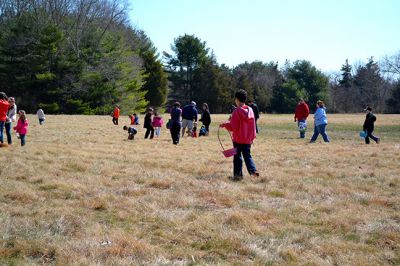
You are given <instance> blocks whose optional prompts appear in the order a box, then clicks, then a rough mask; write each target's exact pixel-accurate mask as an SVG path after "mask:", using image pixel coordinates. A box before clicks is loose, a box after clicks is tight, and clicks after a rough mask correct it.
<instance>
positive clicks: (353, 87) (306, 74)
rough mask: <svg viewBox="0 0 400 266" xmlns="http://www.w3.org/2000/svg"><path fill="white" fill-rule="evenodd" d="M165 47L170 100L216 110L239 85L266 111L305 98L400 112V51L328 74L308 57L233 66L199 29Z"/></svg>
mask: <svg viewBox="0 0 400 266" xmlns="http://www.w3.org/2000/svg"><path fill="white" fill-rule="evenodd" d="M171 48H172V49H171V50H172V53H171V54H169V53H165V52H164V61H165V63H166V71H167V72H168V76H169V80H170V83H171V84H170V93H169V101H170V102H172V101H174V100H177V99H178V100H180V101H183V102H187V101H188V100H189V99H191V100H195V101H199V102H207V103H209V106H210V110H211V111H212V112H215V113H220V112H227V111H228V110H229V107H230V106H231V104H232V99H233V95H234V93H235V91H236V90H237V89H245V90H246V91H247V92H248V93H249V99H250V100H254V101H255V102H256V103H257V104H258V107H259V109H260V111H262V112H273V113H291V112H293V110H294V108H295V106H296V104H297V102H298V100H299V99H304V100H305V101H307V102H308V103H309V104H311V108H313V107H314V105H315V104H316V102H317V101H318V100H319V99H321V100H324V101H325V102H326V104H327V107H328V108H329V110H330V112H342V113H347V112H361V111H362V110H363V109H364V108H365V107H366V106H371V107H373V108H374V109H376V110H377V111H378V112H391V113H400V98H399V96H400V52H399V53H398V54H397V55H393V56H387V57H385V58H383V59H382V61H381V62H380V63H378V62H376V61H374V59H373V57H371V58H369V59H368V62H367V63H366V64H359V65H357V66H351V65H350V64H349V63H348V61H347V60H346V61H345V63H344V64H343V66H342V68H341V70H340V72H338V73H333V74H330V75H328V74H325V73H323V72H322V71H320V70H319V69H317V68H316V67H315V66H314V65H312V63H311V62H309V61H307V60H297V61H294V62H289V61H286V62H285V64H284V65H283V66H279V65H278V63H275V62H268V63H264V62H261V61H254V62H251V63H249V62H245V63H242V64H239V65H238V66H236V67H233V68H229V67H227V66H226V65H224V64H221V65H220V64H218V63H217V60H216V58H215V55H214V53H213V52H212V51H210V48H208V47H207V46H206V43H205V42H204V41H201V40H200V39H199V38H197V37H196V36H194V35H187V34H185V35H183V36H179V37H178V38H176V39H175V40H174V43H173V44H172V46H171Z"/></svg>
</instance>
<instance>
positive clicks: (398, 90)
mask: <svg viewBox="0 0 400 266" xmlns="http://www.w3.org/2000/svg"><path fill="white" fill-rule="evenodd" d="M386 104H387V111H388V112H389V113H393V114H400V80H398V81H397V83H396V86H395V87H394V89H393V90H392V93H391V95H390V98H389V99H387V100H386Z"/></svg>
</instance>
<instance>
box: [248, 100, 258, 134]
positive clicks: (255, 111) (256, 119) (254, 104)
mask: <svg viewBox="0 0 400 266" xmlns="http://www.w3.org/2000/svg"><path fill="white" fill-rule="evenodd" d="M249 106H250V107H251V109H253V112H254V118H255V123H256V132H257V134H258V125H257V121H258V119H259V118H260V111H259V110H258V106H257V104H256V103H255V102H254V101H249Z"/></svg>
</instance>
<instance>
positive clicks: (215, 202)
mask: <svg viewBox="0 0 400 266" xmlns="http://www.w3.org/2000/svg"><path fill="white" fill-rule="evenodd" d="M163 117H164V120H166V119H167V118H168V115H167V114H164V115H163ZM227 118H228V115H212V120H213V123H212V125H211V132H210V136H209V137H201V138H188V137H185V138H183V139H182V140H181V143H180V144H179V145H177V146H175V145H172V141H171V138H170V134H169V131H168V130H167V129H166V128H165V126H164V127H163V128H162V131H161V137H160V138H159V139H154V140H145V139H143V136H144V129H143V125H139V126H137V127H136V128H137V129H138V131H139V132H138V134H137V135H136V137H135V140H133V141H129V140H127V133H126V131H123V130H122V126H123V125H128V121H129V119H128V117H126V116H123V117H121V118H120V125H118V126H114V125H112V122H111V117H109V116H85V115H71V116H70V115H47V116H46V122H45V124H44V125H43V126H40V125H39V124H38V121H37V119H36V117H35V116H34V115H28V119H29V122H30V126H29V132H28V135H27V144H26V146H25V147H20V143H19V140H18V139H17V138H16V137H15V135H13V142H14V143H13V145H12V146H9V147H6V148H0V182H1V184H2V185H1V186H0V210H1V212H0V235H1V238H0V264H2V265H3V264H4V265H32V264H54V265H110V264H111V265H127V264H128V265H129V264H131V265H137V264H141V265H143V264H154V265H197V264H199V265H204V264H223V265H225V264H238V265H248V264H253V265H282V264H285V265H399V264H400V208H399V202H400V192H399V191H400V188H399V187H400V180H399V176H400V167H399V166H400V164H399V158H400V115H391V114H384V115H383V114H378V115H377V122H376V124H375V125H376V132H375V133H376V135H377V136H379V137H381V143H380V144H375V143H373V142H372V143H371V144H370V145H366V144H364V142H363V140H362V139H360V138H359V136H358V134H359V131H360V130H361V129H362V124H363V122H364V119H365V114H328V121H329V125H328V127H327V133H328V135H329V136H330V138H331V143H329V144H326V143H323V141H322V139H321V136H320V137H319V139H318V140H317V142H316V143H314V144H309V143H308V141H309V139H310V137H311V135H312V131H313V128H312V126H311V125H312V122H313V119H312V117H310V118H309V120H308V123H309V129H308V132H307V136H306V139H299V138H298V132H297V127H296V123H294V122H293V115H291V114H290V115H275V114H274V115H271V114H266V115H264V114H263V115H262V116H261V119H260V120H259V125H260V134H259V135H258V137H257V139H256V141H255V143H254V145H253V146H252V155H253V158H254V160H255V163H256V165H257V168H258V171H259V172H260V177H259V178H253V177H250V176H249V175H248V173H247V171H244V172H245V176H244V179H243V181H241V182H232V181H230V180H229V179H228V177H229V176H231V175H232V159H231V158H224V157H223V155H222V153H221V147H220V145H219V143H218V139H217V136H216V135H217V127H218V124H219V123H220V122H222V121H224V120H226V119H227ZM140 122H141V123H143V116H141V121H140ZM221 138H222V141H223V143H224V145H226V146H227V147H228V148H229V147H230V146H231V143H230V141H229V135H228V134H227V133H226V132H225V131H224V130H223V131H222V136H221Z"/></svg>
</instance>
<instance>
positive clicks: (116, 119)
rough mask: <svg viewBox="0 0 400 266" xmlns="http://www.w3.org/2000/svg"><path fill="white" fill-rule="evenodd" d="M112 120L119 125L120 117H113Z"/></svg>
mask: <svg viewBox="0 0 400 266" xmlns="http://www.w3.org/2000/svg"><path fill="white" fill-rule="evenodd" d="M112 121H113V123H114V125H118V118H116V117H113V119H112Z"/></svg>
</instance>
